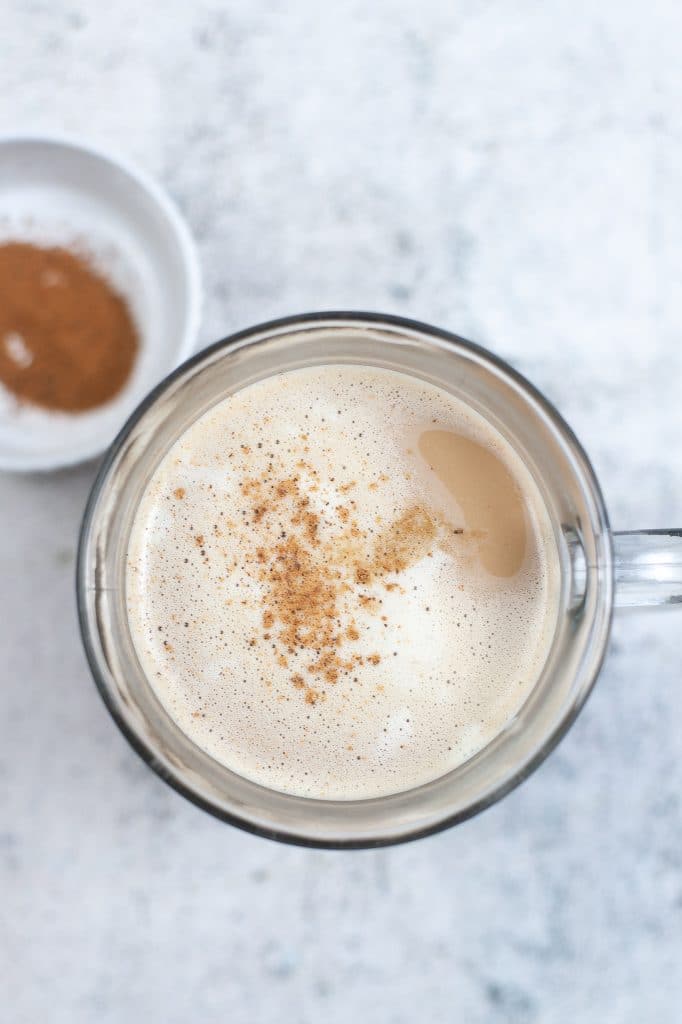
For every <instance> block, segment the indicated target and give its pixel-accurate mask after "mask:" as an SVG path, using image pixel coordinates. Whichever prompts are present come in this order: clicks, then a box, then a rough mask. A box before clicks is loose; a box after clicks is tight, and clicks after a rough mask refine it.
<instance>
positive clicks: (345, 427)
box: [127, 366, 559, 799]
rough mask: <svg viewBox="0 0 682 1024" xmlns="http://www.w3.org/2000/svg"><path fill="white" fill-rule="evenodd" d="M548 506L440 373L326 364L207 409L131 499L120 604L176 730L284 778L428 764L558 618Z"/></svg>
mask: <svg viewBox="0 0 682 1024" xmlns="http://www.w3.org/2000/svg"><path fill="white" fill-rule="evenodd" d="M558 590H559V563H558V555H557V549H556V545H555V541H554V537H553V532H552V528H551V524H550V521H549V517H548V514H547V511H546V509H545V506H544V504H543V502H542V499H541V497H540V494H539V492H538V490H537V487H536V485H535V483H534V481H533V480H532V478H531V476H530V474H529V472H528V470H527V469H526V468H525V466H524V465H523V463H522V462H521V460H520V459H519V457H518V456H517V455H516V454H515V452H514V451H513V449H512V448H511V446H510V445H509V444H508V443H507V442H506V441H505V440H504V439H503V438H502V436H501V435H500V434H499V433H498V432H497V431H496V430H494V429H493V428H492V427H491V425H490V424H488V423H487V422H486V421H485V420H484V419H483V418H482V417H481V416H480V415H478V414H477V413H475V412H474V411H473V410H472V409H470V408H469V407H468V406H466V405H465V404H464V403H462V402H460V401H459V400H457V399H455V398H454V397H452V396H451V395H448V394H447V393H445V392H443V391H441V390H440V389H438V388H435V387H433V386H432V385H429V384H426V383H424V382H422V381H418V380H416V379H414V378H411V377H408V376H405V375H402V374H398V373H393V372H389V371H385V370H378V369H372V368H368V367H358V366H328V367H324V368H314V369H306V370H299V371H295V372H291V373H287V374H284V375H281V376H278V377H274V378H270V379H268V380H265V381H262V382H260V383H258V384H255V385H252V386H251V387H248V388H245V389H244V390H243V391H241V392H239V393H238V394H236V395H233V396H231V397H229V398H227V399H225V400H224V401H222V402H221V403H220V404H218V405H217V406H215V407H214V408H213V409H211V410H210V411H209V412H208V413H206V414H205V415H204V416H202V417H201V418H200V419H199V420H198V421H197V422H196V423H194V424H193V425H192V426H191V427H190V428H189V429H188V430H187V431H186V432H185V434H184V435H183V436H182V437H181V438H180V439H179V440H178V442H177V443H176V444H175V445H174V447H173V448H172V449H171V450H170V452H169V453H168V454H167V455H166V457H165V458H164V459H163V461H162V462H161V464H160V465H159V467H158V469H157V470H156V472H155V474H154V476H153V478H152V480H151V482H150V484H149V486H148V488H147V490H146V493H145V495H144V497H143V499H142V502H141V504H140V508H139V510H138V512H137V515H136V518H135V522H134V526H133V531H132V536H131V542H130V547H129V561H128V572H127V605H128V615H129V621H130V626H131V630H132V635H133V639H134V643H135V647H136V649H137V652H138V655H139V658H140V661H141V663H142V666H143V668H144V670H145V672H146V674H147V676H148V678H149V681H150V683H151V685H152V686H153V688H154V691H155V692H156V694H157V696H158V698H159V700H160V701H161V703H162V704H163V705H164V707H165V708H166V709H167V711H168V712H169V714H170V715H171V716H172V717H173V718H174V719H175V721H176V722H177V723H178V725H179V726H180V728H181V729H182V730H183V731H184V732H185V733H186V734H187V735H188V736H189V737H190V738H191V739H192V740H193V741H194V742H195V743H196V744H197V745H198V746H200V747H202V748H203V749H204V750H205V751H207V752H208V753H209V754H210V755H211V756H212V757H214V758H215V759H216V760H218V761H220V762H222V763H223V764H225V765H227V766H228V767H229V768H231V769H233V770H234V771H235V772H238V773H239V774H240V775H243V776H246V777H247V778H250V779H253V780H254V781H256V782H259V783H262V784H264V785H266V786H269V787H271V788H274V789H278V790H282V791H285V792H290V793H296V794H300V795H304V796H311V797H319V798H328V799H332V798H336V799H359V798H365V797H375V796H381V795H384V794H387V793H395V792H399V791H401V790H405V789H409V788H412V787H414V786H417V785H420V784H422V783H424V782H428V781H429V780H431V779H434V778H437V777H439V776H441V775H443V774H444V773H445V772H447V771H449V770H450V769H452V768H455V767H456V766H457V765H459V764H461V763H462V762H463V761H465V760H466V759H467V758H469V757H471V756H472V755H473V754H474V753H476V752H477V751H478V750H480V749H481V748H482V747H484V746H485V745H486V744H487V743H488V742H490V740H492V739H493V738H494V737H495V736H496V735H497V734H498V733H499V732H500V731H501V729H502V728H503V727H504V725H505V724H506V723H507V722H508V721H509V719H510V718H511V717H512V716H513V715H514V713H515V712H516V711H517V710H518V708H519V707H520V705H521V704H522V703H523V701H524V700H525V699H526V697H527V696H528V694H529V693H530V691H531V690H532V688H533V685H534V683H535V681H536V680H537V678H538V675H539V673H540V671H541V669H542V666H543V664H544V661H545V658H546V656H547V653H548V650H549V647H550V644H551V640H552V636H553V632H554V628H555V624H556V618H557V606H558Z"/></svg>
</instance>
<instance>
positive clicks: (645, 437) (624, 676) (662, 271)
mask: <svg viewBox="0 0 682 1024" xmlns="http://www.w3.org/2000/svg"><path fill="white" fill-rule="evenodd" d="M0 21H1V24H2V29H1V40H0V130H2V131H8V132H13V131H16V130H22V131H29V130H30V131H40V130H47V131H50V132H55V131H65V132H69V133H75V134H78V135H82V136H83V137H85V138H87V139H90V140H91V141H93V142H96V143H100V144H104V145H105V146H107V147H109V148H113V149H115V150H118V151H120V152H121V153H122V154H124V155H126V156H128V157H129V158H131V159H133V160H135V161H136V162H137V163H139V164H140V165H141V166H143V167H144V168H145V169H147V170H148V171H150V172H151V173H153V174H154V175H156V176H157V177H158V178H159V179H160V181H161V182H163V183H164V184H165V185H166V186H167V188H168V190H169V191H170V193H171V194H172V195H173V196H174V197H175V199H176V200H177V202H178V204H179V205H180V207H181V208H182V209H183V210H184V212H185V214H186V216H187V218H188V220H189V222H190V224H191V227H192V229H193V231H194V233H195V235H196V238H197V242H198V245H199V250H200V254H201V260H202V264H203V270H204V277H205V286H206V304H205V315H204V321H203V327H202V331H201V343H202V344H205V343H208V342H209V341H211V340H213V339H215V338H216V337H218V336H220V335H222V334H225V333H227V332H229V331H231V330H233V329H236V328H240V327H243V326H246V325H248V324H251V323H253V322H256V321H260V320H264V319H267V318H269V317H274V316H278V315H283V314H287V313H292V312H297V311H301V310H308V309H323V308H334V307H337V308H343V307H355V308H364V309H379V310H386V311H394V312H397V313H404V314H407V315H411V316H415V317H418V318H421V319H425V320H429V321H432V322H434V323H437V324H439V325H442V326H444V327H449V328H452V329H454V330H456V331H458V332H460V333H462V334H464V335H468V336H470V337H472V338H474V339H475V340H477V341H479V342H481V343H483V344H484V345H488V346H489V347H491V348H492V349H493V350H494V351H496V352H498V353H500V354H501V355H503V356H505V357H507V358H509V359H510V360H511V361H512V362H513V363H514V364H515V365H516V366H517V367H519V368H520V369H521V370H522V371H524V372H526V373H527V374H529V375H530V376H532V378H533V379H534V380H535V381H536V382H537V383H538V384H539V385H540V386H541V387H543V388H544V389H545V390H546V392H547V394H548V395H549V396H550V397H551V398H552V399H553V400H554V401H555V402H556V403H557V404H558V406H559V407H560V409H561V410H562V412H563V413H564V414H565V415H566V417H567V418H568V419H569V421H570V422H571V424H572V425H573V426H574V428H575V429H576V431H577V433H578V435H579V436H580V438H581V439H582V441H583V443H584V444H585V445H586V447H587V448H588V449H589V451H590V453H591V454H592V456H593V459H594V462H595V465H596V467H597V470H598V472H599V474H600V476H601V479H602V482H603V486H604V490H605V494H606V498H607V501H608V504H609V508H610V512H611V516H612V520H613V522H614V524H616V525H617V526H618V527H620V528H634V527H637V526H667V525H678V526H679V525H682V472H681V469H682V465H681V456H680V441H679V439H680V436H682V401H680V391H681V387H682V345H681V340H682V329H681V327H680V322H681V321H682V290H681V285H680V281H681V278H680V271H679V263H680V257H681V255H682V129H681V127H680V124H681V122H680V111H681V110H682V62H681V61H680V30H681V29H682V14H681V13H680V7H679V4H677V3H676V2H675V0H668V2H666V0H653V2H651V3H649V4H647V5H645V6H644V5H641V4H635V3H630V2H623V0H608V2H607V0H602V2H600V3H597V4H583V3H578V4H576V3H569V2H560V0H547V2H545V3H542V4H541V3H537V2H531V0H521V2H519V3H514V4H508V3H504V2H502V0H488V2H483V0H481V2H473V0H448V2H446V0H441V2H438V0H423V2H421V3H419V4H414V3H407V2H400V0H398V2H392V3H389V2H387V0H380V2H379V0H377V2H375V3H366V2H365V3H360V2H358V0H346V2H342V3H336V4H318V3H314V2H313V0H300V2H294V3H290V4H284V3H278V2H271V3H266V2H265V0H256V2H247V0H239V2H233V3H220V2H210V0H193V2H192V3H187V2H184V0H183V2H181V0H165V2H164V3H160V2H154V3H141V2H140V0H135V2H133V0H109V2H107V3H106V4H102V5H99V4H97V5H96V4H87V3H82V2H79V0H47V2H46V0H0ZM93 473H94V467H93V466H86V467H83V468H80V469H78V470H75V471H71V472H66V473H58V474H54V475H49V476H44V477H41V476H29V477H26V478H20V477H18V476H4V477H0V514H1V516H2V520H1V522H2V530H1V531H0V566H1V569H2V573H1V577H0V682H1V690H0V716H1V718H0V727H1V738H0V870H1V872H2V875H1V882H0V993H1V996H0V1000H1V1005H0V1018H1V1019H2V1021H3V1022H4V1021H7V1024H34V1022H36V1021H50V1022H51V1024H90V1022H95V1024H100V1022H101V1024H113V1022H119V1021H125V1022H130V1024H136V1022H149V1021H151V1022H153V1021H163V1022H164V1024H182V1022H186V1021H201V1022H205V1024H212V1022H214V1021H215V1022H218V1021H221V1022H222V1021H235V1022H240V1024H241V1022H246V1024H261V1022H270V1021H273V1022H274V1021H277V1022H280V1021H287V1022H288V1021H291V1022H294V1024H297V1022H301V1024H313V1022H315V1024H317V1022H318V1021H325V1022H326V1024H342V1022H346V1021H349V1020H350V1021H353V1020H362V1021H363V1022H364V1024H406V1022H410V1024H411V1022H413V1021H424V1022H429V1024H438V1022H446V1021H447V1022H449V1021H465V1022H467V1024H483V1022H486V1024H488V1022H493V1024H496V1022H514V1024H516V1022H518V1024H534V1022H538V1024H555V1022H571V1024H573V1022H575V1021H580V1022H593V1021H594V1022H599V1024H604V1022H606V1024H626V1022H627V1024H629V1022H638V1024H639V1022H641V1021H646V1022H647V1024H654V1022H666V1024H667V1022H674V1021H678V1020H680V1014H681V1013H682V1011H681V1010H680V1006H682V970H681V969H680V959H681V952H682V853H681V850H682V847H681V836H682V804H681V802H680V782H681V781H682V743H681V741H680V736H681V734H682V700H681V697H680V667H681V664H682V641H681V639H680V637H681V634H682V613H680V614H679V615H678V614H676V613H674V612H671V613H662V614H658V615H656V614H649V615H629V616H628V617H627V618H624V617H619V620H618V622H617V625H616V628H615V632H614V638H613V645H612V651H611V655H610V658H609V660H608V664H607V666H606V669H605V670H604V672H603V675H602V677H601V679H600V682H599V684H598V686H597V689H596V691H595V693H594V695H593V697H592V698H591V700H590V701H589V703H588V705H587V707H586V709H585V710H584V712H583V714H582V716H581V717H580V719H579V721H578V723H577V724H576V726H575V727H574V729H573V730H572V731H571V733H570V734H569V736H568V737H567V738H566V739H565V741H564V742H563V743H562V744H561V746H560V748H559V749H558V750H557V752H556V753H555V754H554V755H553V756H552V757H551V758H550V760H549V761H548V762H546V764H545V765H544V766H543V767H542V768H541V770H540V771H539V772H538V773H537V774H536V775H535V776H533V777H532V778H531V779H530V780H529V781H528V782H527V783H526V784H524V785H523V786H522V787H521V788H520V789H518V790H517V791H516V792H515V793H513V794H512V795H511V796H510V797H509V798H508V799H507V800H505V801H504V802H503V803H501V804H499V805H497V806H496V807H495V808H493V809H491V810H489V811H488V812H487V813H485V814H483V815H482V816H480V817H479V818H477V819H475V820H473V821H471V822H469V823H467V824H466V825H464V826H461V827H459V828H458V829H456V830H453V831H450V832H448V833H445V834H442V835H440V836H437V837H434V838H431V839H428V840H424V841H421V842H419V843H416V844H413V845H408V846H405V847H399V848H395V849H391V850H385V851H378V852H366V853H345V854H339V853H322V852H309V851H305V850H301V849H295V848H285V847H281V846H278V845H276V844H273V843H271V842H267V841H265V840H260V839H256V838H253V837H251V836H248V835H245V834H242V833H240V832H238V831H236V830H234V829H231V828H229V827H227V826H225V825H222V824H220V823H219V822H217V821H214V820H212V819H211V818H209V817H208V816H207V815H204V814H203V813H202V812H200V811H198V810H196V809H195V808H194V807H192V806H190V805H189V804H188V803H187V802H185V801H184V800H182V799H181V798H180V797H178V796H176V795H175V794H174V793H173V792H172V791H171V790H170V789H168V788H166V787H165V786H164V785H163V783H161V782H160V781H159V780H158V779H157V778H156V777H155V776H153V775H152V774H151V773H150V772H149V771H148V770H147V769H146V768H145V767H144V766H143V765H142V763H141V762H140V761H139V760H138V759H137V757H136V756H135V755H134V754H133V753H132V751H131V750H130V749H129V748H128V746H127V745H126V743H125V741H124V740H123V739H122V738H121V736H120V735H119V734H118V732H117V730H116V729H115V728H114V726H113V724H112V723H111V721H110V720H109V717H108V715H107V713H106V711H105V710H104V708H103V706H102V705H101V703H100V701H99V698H98V696H97V694H96V692H95V690H94V687H93V685H92V684H91V681H90V677H89V674H88V670H87V667H86V664H85V661H84V657H83V655H82V653H81V649H80V644H79V639H78V635H77V630H76V621H75V614H74V599H73V573H74V547H75V541H76V532H77V526H78V520H79V517H80V514H81V510H82V508H83V503H84V500H85V497H86V494H87V491H88V488H89V486H90V483H91V481H92V478H93Z"/></svg>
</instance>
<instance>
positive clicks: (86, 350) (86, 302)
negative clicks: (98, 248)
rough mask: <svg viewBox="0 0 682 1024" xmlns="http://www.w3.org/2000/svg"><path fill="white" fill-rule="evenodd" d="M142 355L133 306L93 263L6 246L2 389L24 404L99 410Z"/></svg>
mask: <svg viewBox="0 0 682 1024" xmlns="http://www.w3.org/2000/svg"><path fill="white" fill-rule="evenodd" d="M138 349H139V336H138V331H137V328H136V326H135V322H134V320H133V317H132V315H131V312H130V309H129V307H128V304H127V302H126V300H125V299H124V298H123V297H122V296H121V295H120V294H119V293H118V292H117V291H116V290H115V289H114V288H113V287H112V285H111V284H110V283H109V282H108V281H107V280H106V279H105V278H104V277H102V276H101V275H100V274H99V272H98V271H96V270H95V269H93V267H92V266H91V265H90V264H89V263H88V261H87V259H86V258H85V257H83V256H82V255H80V254H77V253H75V252H70V251H69V250H67V249H63V248H41V247H39V246H36V245H33V244H29V243H26V242H5V243H4V244H0V383H2V384H3V385H4V386H5V388H7V389H8V391H10V392H11V393H12V394H13V395H15V396H16V397H17V398H18V399H19V400H20V401H22V402H26V403H29V404H31V405H34V406H40V407H41V408H43V409H48V410H52V411H55V412H67V413H78V412H85V411H87V410H90V409H95V408H97V407H98V406H101V405H104V404H105V403H107V402H108V401H110V400H111V399H112V398H114V397H115V396H116V395H117V394H118V393H119V392H120V391H121V390H122V388H123V387H124V385H125V383H126V381H127V380H128V378H129V377H130V374H131V372H132V369H133V365H134V363H135V359H136V357H137V353H138Z"/></svg>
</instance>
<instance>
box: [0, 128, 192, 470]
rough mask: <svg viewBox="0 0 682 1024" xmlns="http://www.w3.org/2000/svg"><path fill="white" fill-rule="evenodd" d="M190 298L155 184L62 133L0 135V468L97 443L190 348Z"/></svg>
mask: <svg viewBox="0 0 682 1024" xmlns="http://www.w3.org/2000/svg"><path fill="white" fill-rule="evenodd" d="M199 306H200V284H199V270H198V262H197V258H196V254H195V250H194V245H193V243H192V240H191V237H190V235H189V231H188V229H187V227H186V225H185V223H184V221H183V220H182V219H181V217H180V215H179V214H178V213H177V211H176V209H175V207H174V206H173V205H172V204H171V202H170V201H169V199H168V198H167V197H166V196H165V195H164V193H163V192H162V191H161V190H160V189H159V188H158V186H156V185H154V184H153V183H152V182H151V181H149V180H148V179H147V178H145V177H144V176H143V175H140V173H139V172H137V171H133V170H131V169H130V168H128V167H126V166H124V165H122V164H121V163H120V162H119V161H117V160H113V159H112V158H111V157H108V156H106V155H104V154H102V153H99V152H96V151H94V150H91V149H86V148H85V147H83V146H81V145H78V144H75V143H72V142H68V141H65V140H51V139H29V138H25V139H22V138H20V139H5V140H0V468H4V469H10V470H31V469H33V470H41V469H52V468H56V467H58V466H64V465H68V464H71V463H75V462H79V461H82V460H84V459H87V458H91V457H94V456H96V455H98V454H100V453H101V451H102V450H103V449H104V448H106V447H107V445H108V444H109V443H110V441H111V440H113V438H114V436H115V435H116V433H117V432H118V430H119V429H120V427H121V426H122V425H123V423H124V421H125V419H126V418H127V417H128V415H129V414H130V413H131V412H132V411H133V409H134V408H135V407H136V406H137V405H138V404H139V402H140V401H141V399H142V398H143V397H144V396H145V395H146V394H147V393H148V392H149V391H150V390H151V389H152V388H153V387H154V386H155V385H156V384H157V383H158V382H159V381H160V380H161V379H162V378H163V377H165V376H166V375H167V374H168V373H169V372H170V371H171V370H172V369H174V367H175V366H177V365H178V364H179V363H180V362H182V361H183V360H184V359H185V358H187V356H189V355H190V353H191V351H192V349H193V348H194V344H195V341H196V334H197V330H198V321H199Z"/></svg>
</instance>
